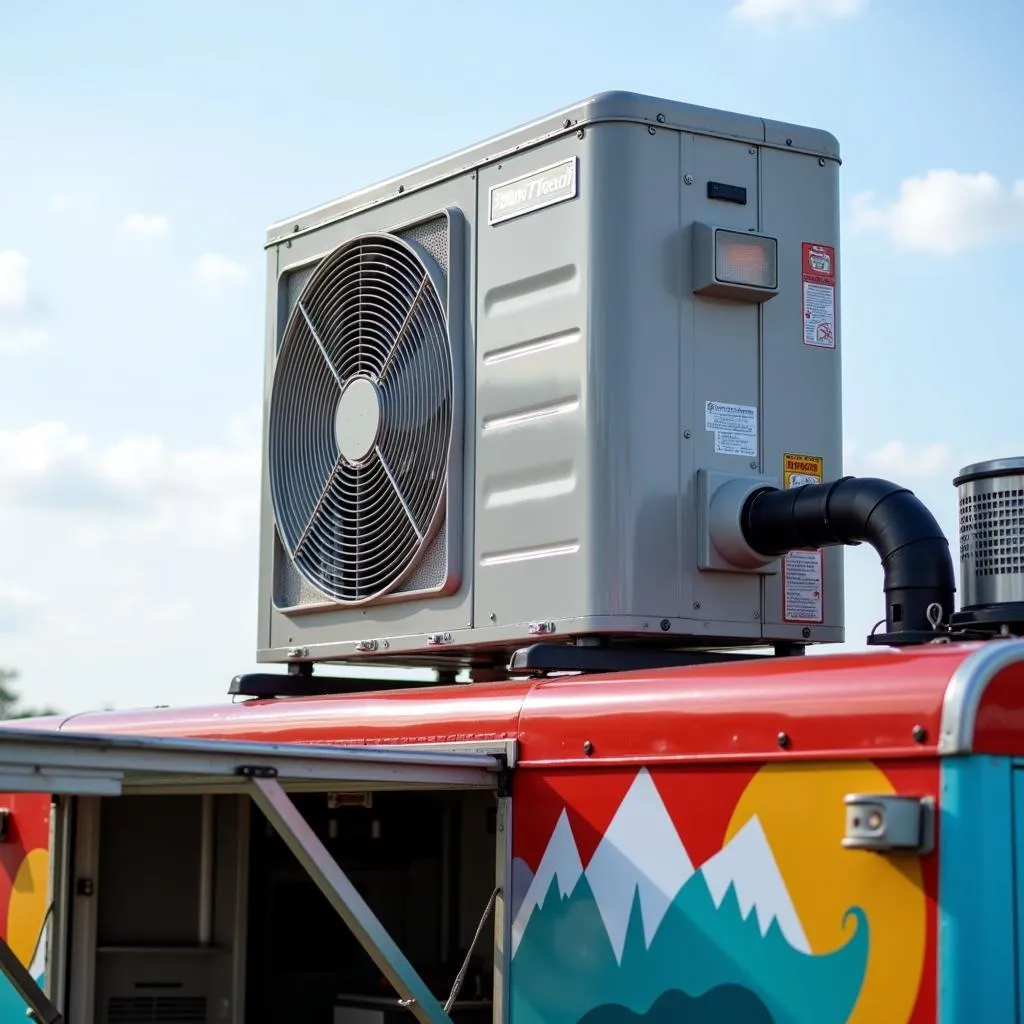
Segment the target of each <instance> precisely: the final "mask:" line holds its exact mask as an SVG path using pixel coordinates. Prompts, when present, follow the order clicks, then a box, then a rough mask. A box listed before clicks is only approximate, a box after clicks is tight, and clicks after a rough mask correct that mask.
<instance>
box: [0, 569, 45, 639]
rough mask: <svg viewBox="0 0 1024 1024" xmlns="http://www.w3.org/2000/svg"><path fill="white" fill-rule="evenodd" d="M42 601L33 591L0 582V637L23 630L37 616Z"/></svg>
mask: <svg viewBox="0 0 1024 1024" xmlns="http://www.w3.org/2000/svg"><path fill="white" fill-rule="evenodd" d="M42 604H43V601H42V598H41V597H40V596H39V595H38V594H36V593H35V592H34V591H31V590H27V589H25V588H24V587H19V586H15V585H13V584H10V583H4V582H3V581H2V580H0V635H3V634H11V633H16V632H19V631H20V630H22V629H25V628H26V627H27V626H28V625H30V624H31V622H32V621H33V620H34V619H35V617H36V616H37V615H38V613H39V611H40V609H41V607H42Z"/></svg>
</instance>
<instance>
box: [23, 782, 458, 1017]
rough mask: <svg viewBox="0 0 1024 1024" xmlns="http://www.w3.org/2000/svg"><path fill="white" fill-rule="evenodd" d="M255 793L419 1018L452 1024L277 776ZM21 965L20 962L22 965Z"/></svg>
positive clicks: (257, 784)
mask: <svg viewBox="0 0 1024 1024" xmlns="http://www.w3.org/2000/svg"><path fill="white" fill-rule="evenodd" d="M250 782H251V785H252V797H253V800H255V802H256V804H257V806H258V807H259V809H260V810H261V811H262V812H263V814H264V815H265V816H266V818H267V820H268V821H269V822H270V823H271V825H273V826H274V828H275V829H276V830H277V832H278V833H279V835H280V836H281V838H282V839H283V840H284V841H285V843H286V845H287V846H288V848H289V849H290V850H291V851H292V853H293V854H295V856H296V858H297V859H298V861H299V863H300V864H301V865H302V866H303V868H305V870H306V871H307V872H308V873H309V876H310V878H312V879H313V881H314V882H315V883H316V884H317V886H318V888H319V889H320V891H321V892H322V893H323V894H324V895H325V896H326V897H327V899H328V900H329V901H330V903H331V906H333V907H334V909H335V910H336V911H337V913H338V915H339V916H340V917H341V919H342V920H343V921H344V922H345V924H346V925H347V926H348V927H349V929H350V930H351V931H352V934H353V935H355V937H356V938H357V939H358V940H359V944H360V945H361V946H362V947H363V949H365V950H366V952H367V953H368V954H369V955H370V957H371V958H372V959H373V962H374V963H375V964H376V965H377V966H378V967H379V968H380V970H381V971H382V972H383V974H384V976H385V977H386V978H387V979H388V981H389V982H391V984H392V986H393V987H394V989H395V991H396V992H397V993H398V995H399V997H400V998H401V999H402V1001H403V1003H404V1004H405V1005H406V1006H407V1007H408V1009H409V1012H410V1013H412V1014H413V1015H414V1016H415V1017H416V1019H417V1020H419V1021H422V1022H423V1024H451V1019H450V1018H449V1016H448V1014H446V1013H445V1012H444V1009H443V1008H442V1006H441V1004H440V1003H439V1002H438V1001H437V999H436V998H435V997H434V994H433V993H432V992H431V991H430V989H429V988H428V987H427V986H426V984H425V983H424V981H423V979H422V978H421V977H420V976H419V974H418V973H417V972H416V970H415V968H414V967H413V966H412V964H410V963H409V961H408V960H407V959H406V957H405V954H404V953H403V952H402V951H401V950H400V949H399V948H398V946H397V945H395V942H394V940H393V939H392V938H391V936H390V935H389V934H388V933H387V930H386V929H385V928H384V926H383V925H382V924H381V923H380V921H378V920H377V917H376V915H375V914H374V913H373V911H372V910H371V909H370V908H369V906H367V904H366V902H365V901H364V900H363V898H362V896H360V895H359V893H358V892H357V891H356V888H355V886H353V885H352V883H351V882H350V881H349V879H348V877H347V876H346V875H345V872H344V871H342V870H341V868H340V867H339V866H338V863H337V861H335V859H334V858H333V857H332V856H331V854H330V851H328V849H327V847H325V846H324V844H323V843H322V842H321V841H320V838H319V836H317V834H316V833H315V832H314V831H313V829H312V828H310V826H309V823H308V822H307V821H306V819H305V818H304V817H303V816H302V814H301V812H300V811H299V809H298V808H297V807H296V806H295V804H293V803H292V801H291V799H290V798H289V796H288V794H287V793H286V792H285V791H284V789H283V788H282V787H281V784H280V783H279V782H277V781H276V780H275V779H269V778H253V779H251V780H250ZM19 966H20V965H19Z"/></svg>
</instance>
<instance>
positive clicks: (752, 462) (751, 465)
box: [750, 459, 757, 469]
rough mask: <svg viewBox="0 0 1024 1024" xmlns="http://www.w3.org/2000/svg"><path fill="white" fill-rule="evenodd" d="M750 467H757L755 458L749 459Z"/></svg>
mask: <svg viewBox="0 0 1024 1024" xmlns="http://www.w3.org/2000/svg"><path fill="white" fill-rule="evenodd" d="M750 468H751V469H757V459H751V460H750Z"/></svg>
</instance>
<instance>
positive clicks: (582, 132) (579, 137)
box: [576, 128, 587, 139]
mask: <svg viewBox="0 0 1024 1024" xmlns="http://www.w3.org/2000/svg"><path fill="white" fill-rule="evenodd" d="M586 134H587V133H586V132H585V131H584V130H583V129H582V128H580V129H579V130H578V131H577V132H576V138H577V139H582V138H583V136H584V135H586Z"/></svg>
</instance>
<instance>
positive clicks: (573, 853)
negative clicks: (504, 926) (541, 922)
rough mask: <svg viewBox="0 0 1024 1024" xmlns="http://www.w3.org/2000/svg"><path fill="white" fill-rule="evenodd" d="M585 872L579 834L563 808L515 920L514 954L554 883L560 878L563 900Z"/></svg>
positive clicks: (559, 888) (560, 891)
mask: <svg viewBox="0 0 1024 1024" xmlns="http://www.w3.org/2000/svg"><path fill="white" fill-rule="evenodd" d="M582 874H583V863H582V861H581V860H580V851H579V849H578V848H577V846H576V837H575V836H574V835H573V834H572V825H570V824H569V815H568V813H567V812H566V811H564V810H563V811H562V813H561V815H559V818H558V823H557V824H556V825H555V830H554V832H552V833H551V838H550V839H549V840H548V845H547V849H545V851H544V856H543V857H541V860H540V864H538V865H537V873H536V874H535V875H534V876H533V880H532V881H531V882H530V887H529V888H528V889H527V890H526V895H525V896H524V897H523V902H522V903H521V904H520V905H519V910H518V911H517V912H516V915H515V917H514V918H513V920H512V955H513V956H515V955H516V950H517V949H518V948H519V943H520V941H521V940H522V938H523V933H524V932H525V931H526V926H527V924H529V921H530V918H531V917H532V916H533V912H534V910H535V909H536V908H537V907H538V906H541V905H542V904H543V903H544V899H545V897H546V896H547V894H548V889H550V888H551V882H552V881H553V880H557V882H558V891H559V894H560V895H561V897H562V898H563V899H565V898H566V897H567V896H569V895H570V894H571V893H572V891H573V889H575V888H576V884H577V882H579V880H580V877H581V876H582Z"/></svg>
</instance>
